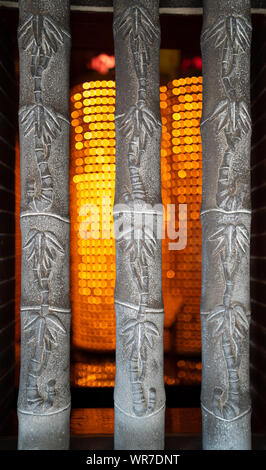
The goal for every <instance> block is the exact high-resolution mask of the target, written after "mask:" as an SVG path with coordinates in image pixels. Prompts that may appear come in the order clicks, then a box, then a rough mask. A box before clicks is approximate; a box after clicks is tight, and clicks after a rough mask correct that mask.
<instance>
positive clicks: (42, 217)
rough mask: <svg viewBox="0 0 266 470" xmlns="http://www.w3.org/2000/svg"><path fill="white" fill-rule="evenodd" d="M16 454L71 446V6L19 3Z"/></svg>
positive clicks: (63, 0) (38, 0)
mask: <svg viewBox="0 0 266 470" xmlns="http://www.w3.org/2000/svg"><path fill="white" fill-rule="evenodd" d="M19 16H20V20H19V21H20V24H19V29H18V42H19V53H20V107H19V127H20V151H21V234H22V268H21V270H22V272H21V277H22V281H21V371H20V387H19V399H18V418H19V444H18V446H19V449H67V448H68V444H69V413H70V392H69V333H70V301H69V209H68V160H69V121H68V104H69V78H68V68H69V50H70V35H69V32H68V23H69V1H68V0H57V1H56V2H53V1H50V0H35V1H34V0H21V1H20V2H19Z"/></svg>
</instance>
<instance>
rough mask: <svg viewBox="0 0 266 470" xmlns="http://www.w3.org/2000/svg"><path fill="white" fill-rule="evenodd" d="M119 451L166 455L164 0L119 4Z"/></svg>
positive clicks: (125, 0)
mask: <svg viewBox="0 0 266 470" xmlns="http://www.w3.org/2000/svg"><path fill="white" fill-rule="evenodd" d="M114 40H115V57H116V90H117V91H116V191H115V205H114V221H115V232H116V233H115V237H116V289H115V309H116V380H115V392H114V400H115V448H116V449H163V447H164V412H165V392H164V381H163V321H164V310H163V302H162V283H161V240H160V234H161V231H162V205H161V178H160V176H161V173H160V146H161V118H160V108H159V48H160V28H159V1H158V0H155V1H154V0H148V1H147V0H145V1H144V0H140V1H138V2H136V1H134V0H114Z"/></svg>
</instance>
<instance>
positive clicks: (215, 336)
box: [201, 0, 251, 449]
mask: <svg viewBox="0 0 266 470" xmlns="http://www.w3.org/2000/svg"><path fill="white" fill-rule="evenodd" d="M250 42H251V23H250V1H249V0H235V1H233V2H232V1H229V0H226V1H225V0H217V1H216V2H213V0H204V22H203V30H202V36H201V47H202V55H203V90H204V93H203V115H202V120H201V134H202V144H203V196H202V208H201V219H202V240H203V241H202V254H203V267H202V300H201V323H202V361H203V373H202V394H201V401H202V415H203V447H204V449H249V448H250V411H251V409H250V397H249V323H250V299H249V243H250V163H249V160H250V136H251V119H250V96H249V95H250V90H249V88H250V86H249V72H250Z"/></svg>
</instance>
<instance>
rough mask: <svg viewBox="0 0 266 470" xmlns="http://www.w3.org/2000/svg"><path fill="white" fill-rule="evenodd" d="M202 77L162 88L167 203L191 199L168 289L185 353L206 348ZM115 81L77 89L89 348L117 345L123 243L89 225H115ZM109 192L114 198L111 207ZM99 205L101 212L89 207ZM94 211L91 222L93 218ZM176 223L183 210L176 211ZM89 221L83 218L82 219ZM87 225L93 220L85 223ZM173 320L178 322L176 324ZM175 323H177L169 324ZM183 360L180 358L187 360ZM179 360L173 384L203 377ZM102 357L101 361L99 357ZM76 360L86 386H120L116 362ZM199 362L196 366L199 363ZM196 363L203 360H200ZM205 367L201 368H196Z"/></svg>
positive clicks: (178, 346) (168, 334)
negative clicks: (119, 246) (118, 259)
mask: <svg viewBox="0 0 266 470" xmlns="http://www.w3.org/2000/svg"><path fill="white" fill-rule="evenodd" d="M201 83H202V80H201V77H188V78H181V79H177V80H173V81H172V82H171V83H170V84H169V86H165V85H164V86H161V87H160V105H161V115H162V147H161V157H162V161H161V169H162V199H163V203H164V204H167V203H172V204H177V208H176V210H177V209H178V204H187V205H188V245H187V247H186V249H185V250H182V251H169V249H168V243H169V241H171V240H169V239H166V240H163V242H162V252H163V294H164V302H165V314H166V316H165V321H166V329H165V349H166V350H170V349H171V348H174V350H175V351H177V352H179V353H186V352H190V353H193V352H197V353H198V352H199V351H200V323H199V302H200V269H201V266H200V251H201V249H200V247H201V233H200V230H201V227H200V220H199V210H200V202H201V192H202V188H201V177H202V170H201V168H202V164H201V140H200V128H199V124H200V117H201V100H202V96H201V92H202V85H201ZM114 105H115V83H114V81H113V80H109V81H106V80H103V81H99V80H97V81H91V82H85V83H83V84H81V85H79V86H76V87H75V88H74V89H73V90H72V93H71V118H72V121H71V136H72V138H71V152H72V158H71V165H70V169H71V172H70V176H71V182H70V185H71V192H70V195H71V198H70V205H71V206H70V207H71V216H72V224H71V260H72V269H71V273H72V281H71V286H72V292H71V296H72V308H73V322H72V329H73V343H74V345H76V346H78V347H79V348H83V349H86V350H94V351H95V350H99V351H100V350H101V351H103V350H107V351H114V349H115V314H114V300H113V298H114V285H115V245H114V238H113V237H112V238H111V239H105V238H102V237H101V235H100V238H97V237H96V238H88V239H84V237H83V232H85V231H86V230H84V224H85V225H86V224H87V225H88V226H89V228H90V229H91V233H92V234H93V233H94V234H97V230H99V231H100V234H105V233H107V232H108V230H109V229H110V227H109V225H110V221H111V226H112V205H113V201H114V191H115V122H114V111H115V106H114ZM102 198H105V199H106V203H105V205H104V206H102V205H101V201H102ZM89 204H95V206H98V207H99V211H100V224H98V225H99V226H97V217H96V215H95V214H91V213H89V212H88V205H89ZM88 216H90V217H89V218H90V220H89V222H87V221H86V220H87V219H88ZM175 217H176V230H177V229H178V213H177V212H176V216H175ZM82 224H83V225H82ZM85 228H86V227H85ZM171 322H172V323H171ZM167 325H169V327H168V326H167ZM179 362H180V361H179ZM183 362H184V364H181V363H180V364H179V365H177V368H178V373H177V375H176V377H168V376H167V377H166V382H167V383H169V384H173V383H174V384H178V383H188V382H189V380H191V381H193V380H194V381H195V377H196V376H197V377H200V370H197V372H195V367H196V365H197V366H198V363H195V362H193V361H192V362H191V366H190V367H191V371H190V372H189V371H188V370H187V362H188V361H183ZM97 364H98V363H97ZM106 364H107V362H104V364H100V365H92V364H91V363H90V364H86V365H85V364H84V365H83V364H81V363H78V364H77V365H76V369H75V370H76V372H77V376H75V385H78V386H112V384H113V381H114V366H113V363H110V364H111V365H110V366H109V369H108V367H107V365H106ZM193 364H194V365H193ZM195 364H196V365H195ZM195 374H197V375H195Z"/></svg>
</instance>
